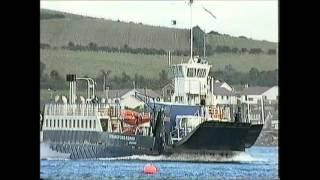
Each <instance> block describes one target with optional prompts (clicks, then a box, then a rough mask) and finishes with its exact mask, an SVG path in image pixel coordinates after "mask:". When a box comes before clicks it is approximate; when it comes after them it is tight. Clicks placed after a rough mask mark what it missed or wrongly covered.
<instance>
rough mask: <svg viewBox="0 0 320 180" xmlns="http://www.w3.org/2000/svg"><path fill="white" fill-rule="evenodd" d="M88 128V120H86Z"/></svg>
mask: <svg viewBox="0 0 320 180" xmlns="http://www.w3.org/2000/svg"><path fill="white" fill-rule="evenodd" d="M86 128H88V120H86Z"/></svg>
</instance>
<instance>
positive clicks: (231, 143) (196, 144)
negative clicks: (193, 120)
mask: <svg viewBox="0 0 320 180" xmlns="http://www.w3.org/2000/svg"><path fill="white" fill-rule="evenodd" d="M262 127H263V125H251V124H250V123H235V122H214V121H206V122H203V123H202V124H200V125H199V126H198V127H197V128H196V129H194V130H193V131H192V132H191V133H189V134H188V135H187V136H186V137H184V138H183V139H181V140H180V141H179V142H177V143H175V144H173V146H171V147H168V149H167V153H195V154H199V153H203V154H206V153H209V154H210V153H216V152H222V153H228V152H236V151H245V148H250V147H251V146H252V145H253V144H254V143H255V141H256V140H257V138H258V136H259V134H260V132H261V130H262Z"/></svg>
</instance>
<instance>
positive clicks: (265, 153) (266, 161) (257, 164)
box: [40, 147, 278, 179]
mask: <svg viewBox="0 0 320 180" xmlns="http://www.w3.org/2000/svg"><path fill="white" fill-rule="evenodd" d="M186 160H188V161H186ZM148 163H153V164H154V165H155V166H156V167H157V168H158V169H159V172H158V173H157V174H154V175H147V174H144V173H143V168H144V166H145V165H146V164H148ZM40 171H41V172H40V176H41V178H43V179H278V148H277V147H252V148H251V149H249V150H247V151H246V153H243V154H240V155H238V156H236V157H234V158H232V159H228V160H227V159H217V158H214V157H208V156H201V157H199V156H196V157H192V156H191V157H190V156H189V157H186V156H175V157H174V158H168V157H166V156H157V157H152V156H131V157H122V158H102V159H95V160H69V159H61V158H60V159H55V158H48V159H44V160H41V168H40Z"/></svg>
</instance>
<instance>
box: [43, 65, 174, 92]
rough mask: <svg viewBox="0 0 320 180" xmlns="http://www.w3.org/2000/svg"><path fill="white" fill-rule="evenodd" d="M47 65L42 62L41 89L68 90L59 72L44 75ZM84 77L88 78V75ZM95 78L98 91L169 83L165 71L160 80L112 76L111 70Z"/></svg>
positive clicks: (82, 88) (162, 71)
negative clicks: (107, 88)
mask: <svg viewBox="0 0 320 180" xmlns="http://www.w3.org/2000/svg"><path fill="white" fill-rule="evenodd" d="M45 68H46V65H45V64H44V63H43V62H40V88H41V89H49V88H50V89H68V82H67V81H66V78H65V77H63V76H62V75H61V74H60V73H59V72H58V71H57V70H52V71H51V72H50V73H49V74H47V73H44V70H45ZM84 77H88V76H87V75H86V76H84ZM90 78H93V79H94V80H95V81H96V83H97V88H98V90H103V89H104V87H103V86H104V85H106V86H108V87H109V88H110V89H130V88H133V87H134V86H135V87H136V88H149V89H161V88H162V87H163V86H165V85H166V84H167V83H169V79H168V73H167V72H166V71H165V70H161V71H160V72H159V78H154V79H150V78H147V77H145V76H143V75H141V74H137V73H136V74H135V75H134V76H130V75H128V74H126V72H122V73H121V75H114V76H112V71H111V70H100V71H99V73H98V75H97V76H96V77H90ZM104 81H105V82H106V84H104ZM86 88H87V85H86V83H84V82H79V83H78V85H77V89H80V90H85V89H86Z"/></svg>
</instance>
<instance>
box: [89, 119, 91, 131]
mask: <svg viewBox="0 0 320 180" xmlns="http://www.w3.org/2000/svg"><path fill="white" fill-rule="evenodd" d="M89 128H90V129H91V120H89Z"/></svg>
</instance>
